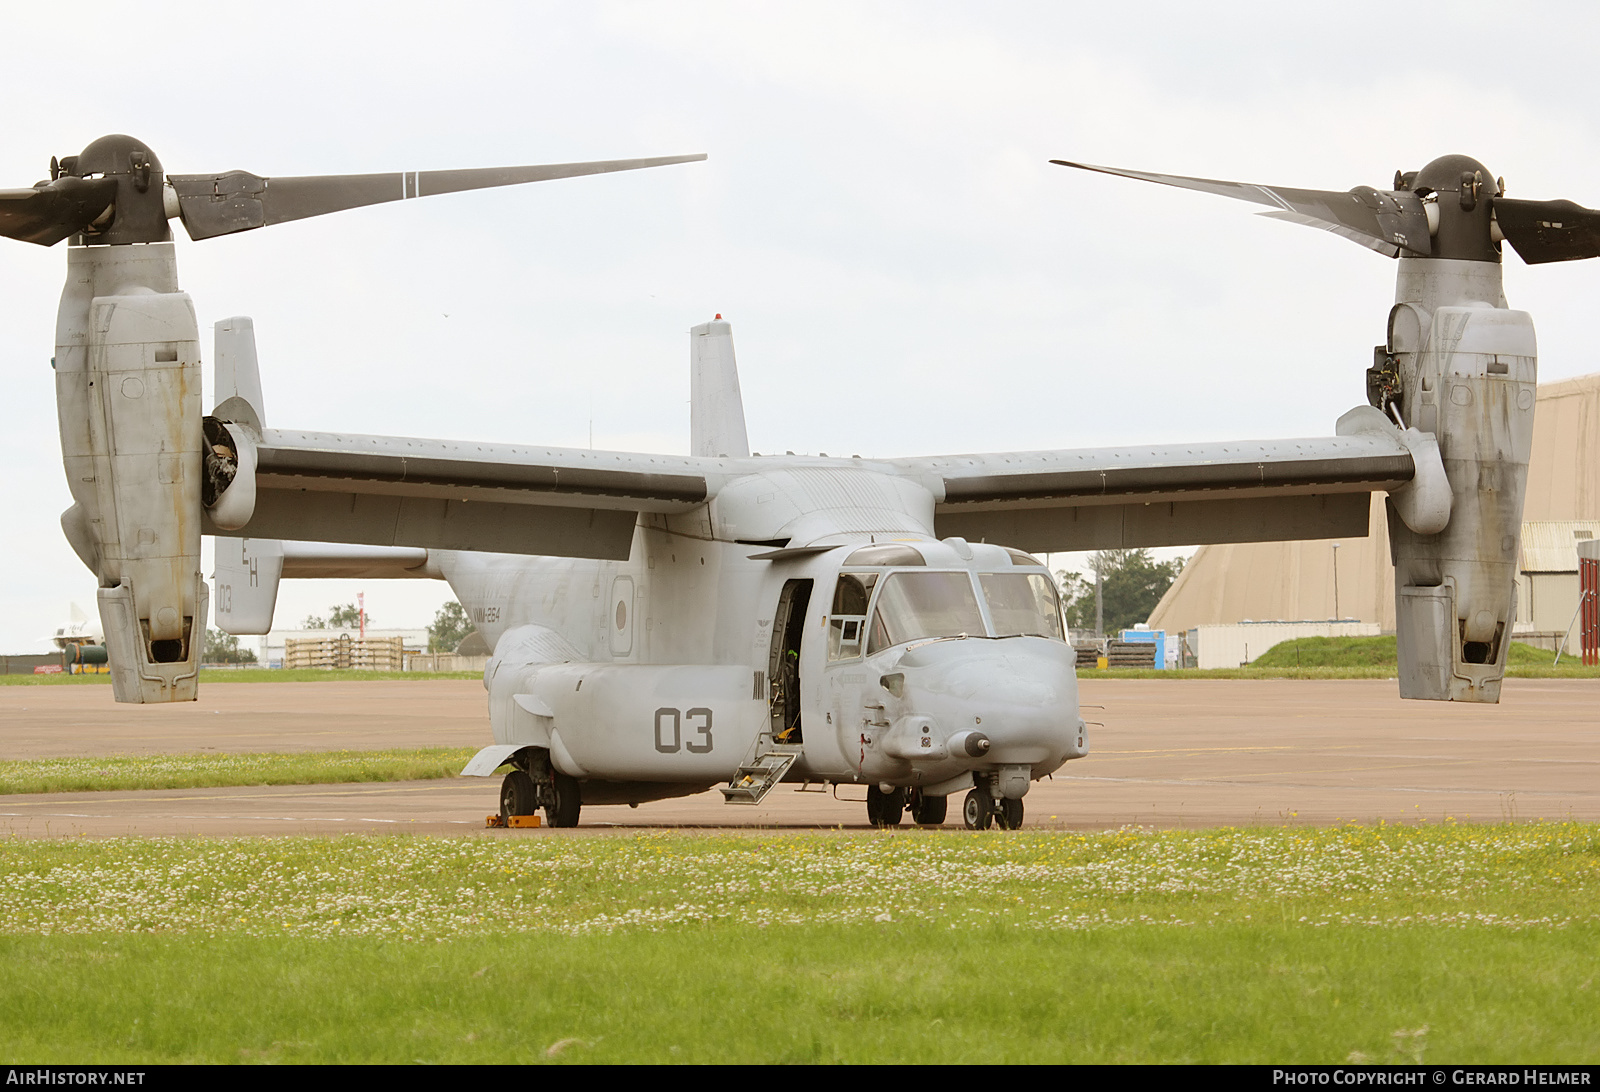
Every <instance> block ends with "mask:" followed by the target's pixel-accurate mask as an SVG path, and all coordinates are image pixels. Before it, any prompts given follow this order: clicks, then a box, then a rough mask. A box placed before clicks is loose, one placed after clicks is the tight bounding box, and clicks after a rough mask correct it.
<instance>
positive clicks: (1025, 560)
mask: <svg viewBox="0 0 1600 1092" xmlns="http://www.w3.org/2000/svg"><path fill="white" fill-rule="evenodd" d="M1005 551H1006V553H1008V554H1010V555H1011V564H1013V565H1037V566H1039V567H1040V568H1043V567H1044V562H1042V561H1040V560H1039V559H1038V558H1036V557H1034V556H1033V555H1032V554H1025V553H1023V552H1022V551H1021V550H1013V549H1012V548H1011V547H1010V546H1007V547H1005Z"/></svg>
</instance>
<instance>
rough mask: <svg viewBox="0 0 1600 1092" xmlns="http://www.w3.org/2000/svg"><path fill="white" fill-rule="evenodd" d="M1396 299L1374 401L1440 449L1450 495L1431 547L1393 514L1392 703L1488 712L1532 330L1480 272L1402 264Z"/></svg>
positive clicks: (1516, 502)
mask: <svg viewBox="0 0 1600 1092" xmlns="http://www.w3.org/2000/svg"><path fill="white" fill-rule="evenodd" d="M1396 297H1397V302H1396V304H1395V306H1394V309H1393V311H1392V312H1391V313H1390V319H1389V336H1388V341H1387V344H1386V346H1384V347H1383V349H1384V351H1385V353H1386V356H1387V359H1386V360H1384V361H1380V362H1379V369H1378V370H1383V369H1384V368H1385V367H1387V370H1388V372H1389V373H1390V374H1391V375H1392V376H1393V377H1394V379H1393V381H1392V386H1393V387H1394V388H1396V389H1394V390H1393V392H1392V393H1391V394H1389V395H1387V396H1385V397H1386V400H1387V401H1389V402H1390V403H1392V404H1393V405H1394V406H1396V407H1398V409H1399V412H1400V414H1401V416H1402V417H1403V419H1404V420H1405V421H1406V422H1408V423H1410V424H1413V425H1415V426H1416V427H1417V428H1419V429H1421V430H1422V431H1423V432H1425V433H1432V434H1434V435H1435V436H1437V437H1438V442H1439V448H1440V454H1441V456H1442V458H1443V461H1444V468H1445V473H1446V475H1447V476H1448V478H1449V483H1450V492H1451V505H1450V509H1451V511H1450V519H1449V522H1448V524H1447V525H1446V526H1445V527H1444V528H1443V529H1442V530H1440V531H1439V532H1438V533H1436V534H1426V533H1419V532H1418V530H1417V529H1414V528H1412V527H1409V526H1407V523H1406V521H1405V520H1404V519H1402V518H1399V517H1398V514H1397V512H1396V509H1395V506H1394V503H1393V501H1391V506H1390V519H1389V540H1390V543H1391V548H1392V550H1393V552H1394V565H1395V628H1396V634H1397V638H1398V647H1399V657H1400V694H1401V696H1402V697H1406V698H1431V699H1435V700H1450V701H1481V702H1493V701H1498V700H1499V697H1500V682H1501V680H1502V679H1503V678H1504V676H1505V663H1506V652H1507V650H1508V648H1509V646H1510V640H1511V627H1512V623H1513V621H1514V619H1515V617H1516V570H1517V558H1518V555H1519V551H1520V546H1521V531H1522V502H1523V492H1524V489H1525V486H1526V482H1527V476H1528V458H1529V455H1530V454H1531V452H1532V449H1533V407H1534V399H1535V391H1534V386H1535V381H1536V378H1537V368H1536V355H1537V352H1536V345H1535V340H1534V332H1533V321H1532V319H1531V318H1530V317H1529V316H1528V314H1527V313H1526V312H1523V311H1511V310H1507V309H1506V308H1505V301H1504V297H1503V296H1502V295H1501V292H1500V266H1499V265H1497V264H1490V263H1487V262H1465V261H1461V262H1457V261H1441V260H1437V259H1435V260H1432V261H1429V262H1422V261H1417V260H1413V259H1402V260H1401V269H1400V277H1399V283H1398V287H1397V291H1396Z"/></svg>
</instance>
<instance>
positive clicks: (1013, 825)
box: [999, 800, 1022, 830]
mask: <svg viewBox="0 0 1600 1092" xmlns="http://www.w3.org/2000/svg"><path fill="white" fill-rule="evenodd" d="M999 819H1000V829H1001V830H1021V829H1022V801H1021V800H1002V801H1000V815H999Z"/></svg>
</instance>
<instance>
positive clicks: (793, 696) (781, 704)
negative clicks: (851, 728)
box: [767, 580, 812, 743]
mask: <svg viewBox="0 0 1600 1092" xmlns="http://www.w3.org/2000/svg"><path fill="white" fill-rule="evenodd" d="M811 585H812V581H810V580H786V581H784V584H783V593H782V594H781V595H780V596H779V597H778V611H777V613H776V614H775V615H774V616H773V619H772V653H771V656H770V658H769V660H768V663H767V678H768V679H769V680H771V698H770V701H769V703H768V708H769V710H770V713H771V718H772V726H771V730H772V740H773V742H774V743H799V742H801V740H802V739H803V737H804V729H803V727H802V725H801V707H802V704H803V703H802V702H801V700H800V642H801V640H802V639H803V637H804V636H805V629H806V608H807V607H808V606H810V604H811Z"/></svg>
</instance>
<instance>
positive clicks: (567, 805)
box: [544, 771, 583, 827]
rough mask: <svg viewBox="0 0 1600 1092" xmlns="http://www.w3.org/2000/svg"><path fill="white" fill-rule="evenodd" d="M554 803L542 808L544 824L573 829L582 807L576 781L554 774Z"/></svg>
mask: <svg viewBox="0 0 1600 1092" xmlns="http://www.w3.org/2000/svg"><path fill="white" fill-rule="evenodd" d="M554 776H555V802H554V803H551V804H546V805H545V806H544V818H545V822H547V823H549V824H550V825H551V826H553V827H575V826H577V825H578V812H579V810H580V809H581V808H582V807H583V790H582V788H581V787H580V786H579V785H578V779H577V778H575V777H568V776H567V775H566V774H564V773H561V772H559V771H557V772H556V773H555V775H554Z"/></svg>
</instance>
